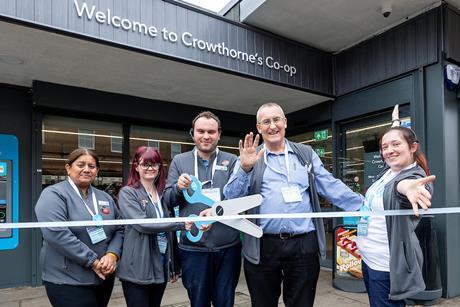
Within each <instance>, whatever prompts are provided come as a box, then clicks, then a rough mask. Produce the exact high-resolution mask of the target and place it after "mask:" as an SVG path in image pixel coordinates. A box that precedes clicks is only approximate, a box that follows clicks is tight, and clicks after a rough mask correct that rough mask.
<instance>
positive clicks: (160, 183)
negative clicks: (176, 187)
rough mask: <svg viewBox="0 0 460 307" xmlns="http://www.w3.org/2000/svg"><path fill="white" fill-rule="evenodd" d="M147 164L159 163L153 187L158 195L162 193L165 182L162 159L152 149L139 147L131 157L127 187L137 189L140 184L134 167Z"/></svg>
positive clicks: (156, 151)
mask: <svg viewBox="0 0 460 307" xmlns="http://www.w3.org/2000/svg"><path fill="white" fill-rule="evenodd" d="M141 161H142V162H143V163H145V162H147V163H160V169H159V170H158V176H157V178H156V179H155V187H156V189H157V191H158V193H159V194H160V193H162V192H163V190H164V188H165V184H166V180H165V169H164V167H163V159H162V158H161V155H160V153H159V152H158V150H157V149H156V148H154V147H147V146H141V147H139V148H138V149H137V150H136V153H135V154H134V156H133V159H132V161H131V168H130V170H129V177H128V183H127V184H126V185H127V186H130V187H135V188H138V187H139V186H140V184H141V179H140V177H139V173H138V171H137V170H136V167H137V166H138V165H139V164H140V162H141Z"/></svg>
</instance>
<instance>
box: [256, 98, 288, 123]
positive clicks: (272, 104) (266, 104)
mask: <svg viewBox="0 0 460 307" xmlns="http://www.w3.org/2000/svg"><path fill="white" fill-rule="evenodd" d="M272 107H276V108H278V109H280V111H281V113H282V114H283V117H286V115H284V111H283V108H282V107H281V106H280V105H279V104H277V103H276V102H267V103H264V104H263V105H261V106H260V107H259V109H258V110H257V114H256V120H257V122H259V115H260V112H261V110H262V109H265V108H272Z"/></svg>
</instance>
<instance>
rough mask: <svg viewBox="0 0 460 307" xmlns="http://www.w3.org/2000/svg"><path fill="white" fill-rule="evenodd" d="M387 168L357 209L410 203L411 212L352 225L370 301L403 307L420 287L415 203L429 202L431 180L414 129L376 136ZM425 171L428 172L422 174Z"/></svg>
mask: <svg viewBox="0 0 460 307" xmlns="http://www.w3.org/2000/svg"><path fill="white" fill-rule="evenodd" d="M380 151H381V154H382V157H383V159H384V160H385V162H386V164H387V166H388V168H387V169H386V170H384V171H383V172H382V174H381V175H380V177H379V178H378V179H377V180H376V181H375V182H374V183H373V184H372V185H371V187H370V188H369V189H368V191H367V193H366V196H365V200H364V204H363V206H362V208H361V210H363V211H383V210H398V209H408V208H412V209H413V210H414V213H415V216H407V215H406V216H386V217H385V216H371V217H363V218H361V220H360V222H359V224H358V240H357V243H358V247H359V250H360V253H361V257H362V260H363V261H362V269H363V276H364V283H365V285H366V289H367V292H368V296H369V301H370V305H371V306H376V307H377V306H378V307H383V306H405V303H404V299H406V298H409V297H411V296H413V295H415V294H417V293H419V292H421V291H423V290H424V289H425V283H424V281H423V276H422V263H423V255H422V251H421V248H420V244H419V241H418V239H417V236H416V234H415V228H416V227H417V225H418V222H419V217H418V215H419V214H418V206H420V207H422V208H423V209H425V210H427V209H428V207H429V206H430V205H431V193H432V190H433V189H432V181H433V180H434V179H435V176H428V175H429V174H430V172H429V170H428V166H427V162H426V158H425V156H424V155H423V153H422V152H421V150H420V146H419V142H418V140H417V137H416V135H415V133H414V132H413V131H412V130H411V129H409V128H404V127H392V128H391V129H389V130H388V131H387V132H385V133H384V134H383V136H382V138H381V140H380ZM427 176H428V177H427Z"/></svg>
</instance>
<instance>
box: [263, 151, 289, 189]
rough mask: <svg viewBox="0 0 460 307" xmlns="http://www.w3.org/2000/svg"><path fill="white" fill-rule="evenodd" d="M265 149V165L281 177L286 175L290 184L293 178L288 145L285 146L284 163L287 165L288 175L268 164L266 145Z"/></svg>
mask: <svg viewBox="0 0 460 307" xmlns="http://www.w3.org/2000/svg"><path fill="white" fill-rule="evenodd" d="M264 149H265V151H264V163H265V165H266V166H267V167H269V168H270V169H271V170H272V171H274V172H275V173H278V174H280V175H286V176H287V180H288V182H289V181H291V178H290V177H289V152H288V148H287V145H286V144H285V145H284V161H285V163H286V173H283V172H282V171H280V170H277V169H275V168H274V167H273V166H271V165H270V164H268V158H267V156H268V154H267V149H266V147H265V144H264Z"/></svg>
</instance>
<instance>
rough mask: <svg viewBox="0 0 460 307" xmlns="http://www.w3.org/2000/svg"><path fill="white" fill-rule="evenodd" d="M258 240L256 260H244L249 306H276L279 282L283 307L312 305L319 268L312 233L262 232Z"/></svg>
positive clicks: (316, 246) (278, 295)
mask: <svg viewBox="0 0 460 307" xmlns="http://www.w3.org/2000/svg"><path fill="white" fill-rule="evenodd" d="M260 243H261V246H260V256H261V261H260V263H259V264H258V265H255V264H252V263H250V262H249V261H247V260H245V261H244V274H245V277H246V282H247V285H248V289H249V294H250V295H251V304H252V306H253V307H275V306H278V300H279V297H280V294H281V284H282V285H283V301H284V304H285V305H286V306H287V307H308V306H313V303H314V300H315V293H316V283H317V281H318V277H319V268H320V267H319V253H318V241H317V238H316V233H315V232H314V231H313V232H309V233H307V234H305V235H301V236H298V237H294V238H290V239H281V238H279V237H274V236H267V235H264V236H263V237H262V238H261V242H260Z"/></svg>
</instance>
